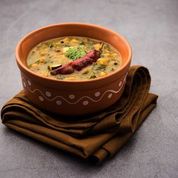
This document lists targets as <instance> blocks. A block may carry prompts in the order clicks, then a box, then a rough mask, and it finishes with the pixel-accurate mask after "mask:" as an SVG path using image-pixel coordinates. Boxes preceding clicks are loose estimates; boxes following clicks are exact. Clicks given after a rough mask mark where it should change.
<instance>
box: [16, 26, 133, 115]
mask: <svg viewBox="0 0 178 178" xmlns="http://www.w3.org/2000/svg"><path fill="white" fill-rule="evenodd" d="M62 36H85V37H90V38H94V39H98V40H102V41H105V42H107V43H109V44H111V45H113V46H114V47H115V48H116V49H117V50H118V51H119V52H120V53H121V56H122V64H121V67H120V68H119V70H116V71H115V72H113V73H111V74H109V75H107V76H105V77H102V78H96V79H92V80H86V81H59V80H55V79H49V78H47V77H43V76H40V75H37V74H35V73H34V72H32V71H31V70H29V69H28V67H27V62H26V59H27V55H28V53H29V51H30V50H31V49H32V48H33V47H34V46H35V45H37V44H38V43H40V42H42V41H45V40H48V39H51V38H56V37H62ZM131 56H132V52H131V47H130V45H129V44H128V42H127V40H126V39H125V38H123V37H122V36H121V35H120V34H118V33H115V32H113V31H111V30H108V29H106V28H103V27H100V26H97V25H92V24H81V23H65V24H55V25H50V26H47V27H44V28H40V29H38V30H35V31H33V32H31V33H29V34H27V35H26V36H25V37H24V38H22V39H21V41H20V42H19V43H18V45H17V47H16V61H17V64H18V67H19V69H20V71H21V77H22V84H23V88H24V91H25V92H26V96H27V97H28V98H29V99H30V100H31V101H32V102H33V103H34V105H36V106H38V107H39V108H41V109H44V110H48V111H50V112H54V113H58V114H62V115H73V116H76V115H83V114H89V113H94V112H97V111H100V110H103V109H105V108H107V107H109V106H111V105H112V104H114V103H115V102H116V101H117V100H118V99H119V97H120V96H121V94H122V92H123V90H124V86H125V82H126V76H127V73H128V70H129V66H130V63H131Z"/></svg>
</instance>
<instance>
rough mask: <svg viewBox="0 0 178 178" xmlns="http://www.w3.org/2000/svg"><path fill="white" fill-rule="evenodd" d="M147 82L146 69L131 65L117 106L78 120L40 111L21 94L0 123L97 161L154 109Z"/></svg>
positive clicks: (5, 110) (112, 151) (121, 142)
mask: <svg viewBox="0 0 178 178" xmlns="http://www.w3.org/2000/svg"><path fill="white" fill-rule="evenodd" d="M150 83H151V78H150V75H149V71H148V69H147V68H145V67H143V66H132V67H131V68H130V70H129V73H128V76H127V82H126V86H125V90H124V93H123V95H122V97H121V98H120V99H119V100H118V102H117V103H115V104H114V105H113V106H111V107H110V108H108V109H105V110H104V111H102V112H100V113H95V114H93V115H90V116H83V117H78V118H76V117H75V118H73V117H67V118H66V117H64V116H59V115H54V114H51V113H48V112H46V111H42V110H40V109H38V108H37V107H35V106H33V104H32V103H31V102H30V101H29V100H28V99H27V98H26V96H25V94H24V92H23V91H21V92H20V93H18V94H17V95H16V96H14V97H13V98H12V99H11V100H10V101H8V102H7V103H6V104H5V105H4V107H3V108H2V111H1V118H2V123H3V124H5V125H6V126H7V127H9V128H11V129H14V130H16V131H17V132H20V133H22V134H25V135H27V136H29V137H32V138H34V139H37V140H39V141H41V142H44V143H47V144H49V145H52V146H54V147H57V148H59V149H62V150H64V151H67V152H70V153H72V154H74V155H77V156H80V157H82V158H85V159H87V158H92V160H95V161H97V162H101V161H103V160H104V159H105V158H108V157H111V156H113V155H114V154H115V153H116V152H117V151H118V150H119V149H120V148H121V147H122V146H123V145H124V144H125V143H126V142H127V141H128V139H129V138H130V137H131V136H132V135H133V134H134V133H135V131H136V130H137V129H138V128H139V126H140V125H141V124H142V123H143V121H144V120H145V118H146V117H147V116H148V114H149V113H150V112H151V111H152V110H153V108H154V107H155V106H156V101H157V95H155V94H151V93H149V88H150Z"/></svg>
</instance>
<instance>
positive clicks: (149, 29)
mask: <svg viewBox="0 0 178 178" xmlns="http://www.w3.org/2000/svg"><path fill="white" fill-rule="evenodd" d="M71 21H75V22H87V23H94V24H98V25H102V26H105V27H107V28H110V29H112V30H114V31H116V32H120V33H121V34H123V35H124V36H125V37H127V38H128V40H129V41H130V43H131V45H132V48H133V61H132V64H141V65H144V66H146V67H148V68H149V70H150V73H151V76H152V86H151V91H152V92H154V93H157V94H158V95H159V100H158V105H157V108H156V109H155V110H154V111H153V112H152V113H151V114H150V116H149V118H148V119H147V120H146V121H145V123H144V124H143V126H142V127H141V128H140V130H139V131H138V132H137V133H136V135H135V136H134V137H133V138H132V140H130V142H129V143H128V144H127V145H126V146H125V147H124V148H123V149H122V150H120V152H119V153H118V154H117V155H116V156H115V157H114V158H113V159H111V160H109V161H108V162H106V163H105V164H103V165H101V166H92V165H89V164H87V163H84V162H81V160H78V159H76V158H71V157H70V156H68V155H67V154H65V153H63V152H61V151H59V150H57V149H54V148H52V147H49V146H46V145H44V144H42V143H39V142H37V141H34V140H32V139H30V138H27V137H25V136H21V135H20V134H17V133H15V132H13V131H11V130H9V129H7V128H5V126H3V125H2V124H1V125H0V160H1V161H0V178H12V177H13V178H55V177H60V178H70V177H73V178H80V177H85V178H86V177H89V178H95V177H98V178H109V177H111V178H116V177H122V178H132V177H133V178H177V177H178V80H177V77H178V74H177V73H178V1H177V0H150V1H147V0H138V1H131V0H123V1H119V0H103V1H102V0H98V1H95V0H90V1H87V0H83V1H82V0H76V1H72V0H65V1H64V0H50V1H42V0H30V1H27V0H26V1H25V0H11V1H10V0H1V1H0V107H2V106H3V104H4V103H5V102H6V100H8V99H9V98H11V97H12V96H13V95H14V94H16V93H17V92H18V91H19V90H21V88H22V86H21V81H20V74H19V70H18V68H17V66H16V63H15V57H14V55H15V54H14V49H15V46H16V43H17V42H18V40H19V39H20V38H21V37H22V36H23V35H25V34H26V33H28V32H30V31H32V30H34V29H36V28H39V27H42V26H44V25H48V24H53V23H61V22H71Z"/></svg>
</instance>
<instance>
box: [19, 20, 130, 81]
mask: <svg viewBox="0 0 178 178" xmlns="http://www.w3.org/2000/svg"><path fill="white" fill-rule="evenodd" d="M70 25H76V26H85V27H91V28H93V27H94V28H97V29H99V30H104V31H106V32H108V33H112V34H113V35H116V36H118V37H119V38H121V39H122V41H123V42H124V43H125V45H126V46H127V49H128V59H127V60H126V62H125V64H124V65H122V66H121V68H119V69H118V70H116V71H114V72H111V73H110V74H108V75H106V76H103V77H99V78H95V79H90V80H57V79H53V78H49V77H45V76H42V75H38V74H36V73H35V72H33V71H31V70H30V69H29V68H28V67H27V66H26V65H24V64H23V63H22V61H21V60H20V56H19V51H20V47H21V44H22V43H23V41H25V40H26V39H27V38H29V37H31V36H32V35H34V34H35V33H37V32H40V31H43V30H45V29H48V28H52V27H57V26H70ZM15 57H16V62H17V64H18V65H19V68H21V69H23V71H26V72H27V73H29V74H30V75H32V76H34V77H35V78H38V79H41V80H45V81H46V82H54V83H56V82H57V83H65V84H67V83H70V84H71V83H73V84H75V83H77V84H83V83H84V84H85V83H93V82H97V81H103V80H106V79H108V78H110V77H111V76H114V75H116V74H117V73H120V72H121V73H122V71H124V69H125V68H126V67H127V66H128V65H129V64H130V62H131V58H132V48H131V45H130V43H129V42H128V40H127V39H126V38H125V37H124V36H122V35H121V34H120V33H116V32H115V31H113V30H110V29H108V28H106V27H103V26H100V25H96V24H91V23H80V22H66V23H57V24H50V25H47V26H44V27H41V28H38V29H35V30H33V31H31V32H29V33H27V34H26V35H24V36H23V37H22V38H21V39H20V40H19V42H18V43H17V45H16V48H15Z"/></svg>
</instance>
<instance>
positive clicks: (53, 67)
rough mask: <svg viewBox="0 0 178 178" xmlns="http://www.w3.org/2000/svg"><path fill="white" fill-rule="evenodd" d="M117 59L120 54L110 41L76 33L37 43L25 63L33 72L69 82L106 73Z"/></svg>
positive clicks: (116, 64)
mask: <svg viewBox="0 0 178 178" xmlns="http://www.w3.org/2000/svg"><path fill="white" fill-rule="evenodd" d="M92 52H93V53H92ZM97 52H98V53H97ZM95 54H96V55H97V56H94V55H95ZM91 59H92V60H91ZM121 62H122V58H121V55H120V53H119V52H118V51H117V50H116V49H115V48H114V47H113V46H111V45H110V44H108V43H106V42H103V41H99V40H95V39H91V38H87V37H77V36H67V37H60V38H54V39H50V40H47V41H44V42H41V43H39V44H38V45H37V46H35V47H34V48H33V49H32V50H31V51H30V53H29V55H28V57H27V65H28V67H29V69H31V70H32V71H33V72H35V73H37V74H39V75H42V76H45V77H49V78H53V79H57V80H70V81H71V80H91V79H94V78H99V77H103V76H106V75H108V74H110V73H111V72H114V71H115V70H117V69H119V67H120V65H121ZM67 67H68V69H67ZM66 69H67V70H66Z"/></svg>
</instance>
